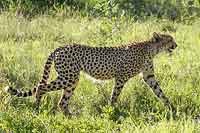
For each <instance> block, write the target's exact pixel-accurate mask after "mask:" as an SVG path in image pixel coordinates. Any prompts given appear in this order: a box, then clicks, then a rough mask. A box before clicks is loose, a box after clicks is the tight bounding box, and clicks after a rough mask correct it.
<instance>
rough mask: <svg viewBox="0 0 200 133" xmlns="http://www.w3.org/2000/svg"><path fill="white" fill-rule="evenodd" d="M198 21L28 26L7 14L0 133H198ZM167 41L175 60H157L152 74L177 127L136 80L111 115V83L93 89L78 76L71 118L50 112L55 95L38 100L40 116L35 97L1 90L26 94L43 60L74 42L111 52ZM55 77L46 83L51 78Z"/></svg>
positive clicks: (0, 60)
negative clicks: (155, 37) (156, 36)
mask: <svg viewBox="0 0 200 133" xmlns="http://www.w3.org/2000/svg"><path fill="white" fill-rule="evenodd" d="M199 27H200V21H199V20H198V19H197V20H196V21H194V22H193V23H192V24H191V25H184V24H181V23H174V24H173V23H171V22H169V21H167V20H157V19H155V18H151V19H149V20H147V21H144V22H139V21H138V22H134V21H133V20H132V19H131V18H123V17H122V18H121V19H120V20H118V21H112V22H111V21H110V20H108V19H106V18H91V17H80V16H78V15H77V16H74V17H66V18H63V17H56V16H54V17H52V16H45V15H42V16H38V17H35V18H33V19H31V20H28V19H24V18H23V17H15V16H14V15H12V14H9V13H2V14H1V15H0V132H1V131H4V130H5V131H15V132H27V131H33V132H39V131H42V132H47V131H49V132H50V131H51V132H65V131H66V130H68V131H71V132H72V131H75V132H96V131H98V132H115V131H116V132H120V131H122V132H126V131H128V132H152V133H154V132H158V133H159V132H185V133H188V132H200V125H199V121H198V119H197V118H198V115H199V114H200V95H199V94H200V87H199V86H200V61H199V57H200V28H199ZM166 30H170V31H171V32H168V33H170V34H172V35H173V36H174V37H175V39H176V42H177V44H178V48H177V49H176V50H175V51H174V54H173V56H171V57H169V56H168V55H167V54H164V53H163V54H160V55H159V56H157V57H156V58H155V68H156V70H155V73H156V77H157V79H158V80H159V82H160V84H161V87H162V88H163V91H164V92H165V94H166V95H167V96H168V97H169V98H170V100H171V102H172V103H173V104H174V105H175V106H176V107H177V110H178V116H177V119H176V120H172V119H171V120H167V116H168V114H169V111H168V110H167V109H166V108H165V107H164V106H163V104H162V103H161V102H160V101H159V100H158V99H157V98H156V97H155V96H154V94H153V93H152V91H151V90H150V88H149V87H147V86H146V85H145V84H144V83H143V82H142V80H141V79H140V77H139V76H136V77H134V78H132V79H131V80H130V81H129V82H128V83H127V84H126V86H125V87H124V90H123V92H122V94H121V95H120V98H119V101H118V105H117V108H115V109H114V108H112V107H110V106H108V100H109V97H110V93H111V88H112V85H113V81H112V80H111V81H109V82H105V83H103V84H97V83H93V81H92V80H89V79H88V78H87V76H86V75H85V74H84V73H81V78H80V82H79V85H78V87H77V88H76V90H75V93H74V95H73V97H72V98H71V100H70V108H71V110H72V111H73V112H75V113H76V115H74V116H72V117H65V116H64V115H63V114H62V112H61V111H59V109H58V110H57V111H56V112H52V110H51V109H52V108H53V107H56V106H57V105H56V104H57V102H58V101H59V98H60V95H61V91H58V92H52V93H48V94H46V95H45V96H44V97H43V100H42V104H41V107H40V112H39V113H38V114H37V113H36V112H35V110H34V98H33V97H30V98H17V97H11V96H9V95H8V94H6V93H5V92H4V90H3V88H4V87H5V86H7V85H13V86H15V87H16V88H22V89H23V90H30V89H31V88H32V87H33V86H34V85H36V84H37V83H38V81H39V79H40V78H41V75H42V71H43V65H44V63H45V61H46V59H47V56H48V55H49V53H50V52H51V51H53V50H54V49H55V48H56V47H58V46H63V45H65V44H70V43H72V42H76V43H80V44H84V45H90V46H116V45H122V44H127V43H128V42H131V41H139V40H147V39H149V38H150V37H151V36H152V33H153V32H154V31H156V32H164V31H166ZM55 76H56V75H55V71H54V70H53V72H52V74H51V79H50V80H53V79H54V78H55Z"/></svg>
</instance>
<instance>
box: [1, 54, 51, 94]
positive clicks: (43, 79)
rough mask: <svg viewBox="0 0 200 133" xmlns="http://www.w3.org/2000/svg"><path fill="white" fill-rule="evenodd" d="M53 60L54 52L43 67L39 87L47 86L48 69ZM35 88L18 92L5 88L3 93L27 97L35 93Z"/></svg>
mask: <svg viewBox="0 0 200 133" xmlns="http://www.w3.org/2000/svg"><path fill="white" fill-rule="evenodd" d="M53 60H54V52H53V53H51V55H50V56H49V57H48V59H47V61H46V63H45V66H44V73H43V76H42V80H41V81H40V83H39V85H41V84H47V80H48V78H49V74H50V68H51V65H52V62H53ZM36 90H37V87H34V88H33V89H32V90H29V91H20V90H17V89H13V88H12V87H9V86H7V87H5V91H6V92H8V93H10V94H11V95H15V96H18V97H28V96H32V95H34V94H35V93H36Z"/></svg>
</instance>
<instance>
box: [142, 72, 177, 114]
mask: <svg viewBox="0 0 200 133" xmlns="http://www.w3.org/2000/svg"><path fill="white" fill-rule="evenodd" d="M143 79H144V81H145V83H146V84H147V85H148V86H149V87H151V89H152V90H153V92H154V94H155V95H156V96H157V97H158V98H159V99H161V101H162V102H163V103H164V104H165V105H166V106H167V107H168V108H169V109H170V110H172V112H173V113H174V114H176V109H175V107H174V106H173V105H172V104H171V103H170V101H169V99H168V98H167V97H166V96H165V94H164V93H163V91H162V89H161V88H160V86H159V84H158V82H157V81H156V79H155V76H154V74H153V73H148V72H143Z"/></svg>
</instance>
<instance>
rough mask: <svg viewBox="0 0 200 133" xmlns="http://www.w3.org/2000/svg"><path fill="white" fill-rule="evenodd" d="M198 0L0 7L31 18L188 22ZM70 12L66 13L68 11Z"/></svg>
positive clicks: (93, 0) (14, 1) (46, 0)
mask: <svg viewBox="0 0 200 133" xmlns="http://www.w3.org/2000/svg"><path fill="white" fill-rule="evenodd" d="M199 5H200V3H199V1H198V0H163V1H160V0H120V1H117V0H56V1H55V0H3V1H0V8H1V10H9V11H12V12H15V13H16V14H18V15H23V16H26V17H33V16H35V15H38V14H47V13H50V14H52V13H54V14H60V15H64V16H65V15H66V14H67V16H68V15H69V14H70V15H73V14H74V12H79V11H81V12H79V13H81V14H82V15H84V16H94V17H109V18H110V19H111V18H112V17H120V16H132V17H134V18H135V19H136V20H138V19H144V18H146V17H149V16H155V17H157V18H168V19H170V20H173V21H175V20H176V21H179V22H180V21H190V20H193V19H194V18H195V17H199V14H200V7H199ZM69 12H70V13H69Z"/></svg>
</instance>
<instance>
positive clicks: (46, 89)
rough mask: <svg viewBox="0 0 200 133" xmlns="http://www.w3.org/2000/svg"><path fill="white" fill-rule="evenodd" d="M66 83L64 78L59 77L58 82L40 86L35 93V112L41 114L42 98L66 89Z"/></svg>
mask: <svg viewBox="0 0 200 133" xmlns="http://www.w3.org/2000/svg"><path fill="white" fill-rule="evenodd" d="M65 82H66V81H65V80H63V79H62V78H60V77H58V78H57V79H56V80H54V81H52V82H50V83H49V84H39V85H38V87H37V90H36V93H35V98H36V102H35V110H36V112H39V106H40V102H41V98H42V96H43V95H44V94H45V93H47V92H50V91H56V90H61V89H64V83H65Z"/></svg>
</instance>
